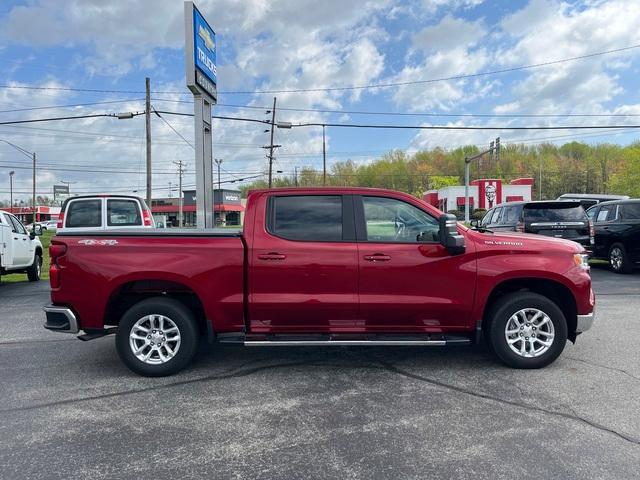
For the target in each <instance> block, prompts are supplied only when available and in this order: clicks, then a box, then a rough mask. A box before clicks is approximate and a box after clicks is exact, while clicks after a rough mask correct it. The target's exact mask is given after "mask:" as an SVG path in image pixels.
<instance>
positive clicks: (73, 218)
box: [64, 198, 102, 228]
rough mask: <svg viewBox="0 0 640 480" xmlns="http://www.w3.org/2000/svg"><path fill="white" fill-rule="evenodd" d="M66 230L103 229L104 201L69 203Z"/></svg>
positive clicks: (75, 201)
mask: <svg viewBox="0 0 640 480" xmlns="http://www.w3.org/2000/svg"><path fill="white" fill-rule="evenodd" d="M64 227H65V228H99V227H102V200H101V199H99V198H97V199H86V200H84V199H83V200H72V201H71V202H69V205H68V207H67V212H66V215H65V221H64Z"/></svg>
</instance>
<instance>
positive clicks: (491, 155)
mask: <svg viewBox="0 0 640 480" xmlns="http://www.w3.org/2000/svg"><path fill="white" fill-rule="evenodd" d="M493 145H494V143H493V141H491V143H490V144H489V165H491V162H493V151H494V150H493V149H494V146H493Z"/></svg>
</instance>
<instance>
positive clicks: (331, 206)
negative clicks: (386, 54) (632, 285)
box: [45, 188, 595, 376]
mask: <svg viewBox="0 0 640 480" xmlns="http://www.w3.org/2000/svg"><path fill="white" fill-rule="evenodd" d="M50 256H51V269H50V281H51V299H52V302H53V303H52V304H51V305H49V306H47V307H45V311H46V323H45V328H48V329H49V330H54V331H58V332H67V333H74V334H77V333H81V334H80V336H79V338H80V339H82V340H90V339H92V338H97V337H101V336H104V335H107V334H110V333H115V336H116V348H117V351H118V354H119V355H120V358H121V359H122V361H123V362H124V363H125V364H126V365H127V366H128V367H129V368H130V369H131V370H133V371H134V372H137V373H139V374H142V375H149V376H160V375H168V374H172V373H174V372H177V371H178V370H180V369H182V368H184V367H185V366H186V365H187V364H189V362H190V361H191V360H192V358H193V356H194V354H195V352H196V349H197V346H198V344H199V339H200V337H206V338H207V339H208V340H209V341H210V342H214V341H215V342H220V343H235V344H241V345H245V346H251V345H260V346H268V345H273V346H279V345H425V346H445V345H458V344H471V343H475V342H478V341H480V339H481V338H482V337H484V338H485V339H486V341H487V344H488V345H489V348H490V349H491V350H492V351H493V352H494V353H495V354H496V356H497V357H498V358H499V359H500V360H501V361H503V362H504V363H505V364H507V365H509V366H512V367H516V368H539V367H543V366H545V365H548V364H549V363H551V362H553V361H554V360H555V359H556V358H557V357H558V356H559V355H560V353H561V352H562V350H563V349H564V346H565V343H566V341H567V339H569V340H571V341H575V339H576V336H577V335H578V334H579V333H581V332H583V331H585V330H587V329H589V327H590V326H591V324H592V322H593V319H594V305H595V298H594V294H593V291H592V289H591V278H590V274H589V267H588V264H587V260H586V255H585V254H584V249H583V247H582V246H580V245H579V244H577V243H574V242H571V241H568V240H562V239H555V238H547V237H541V236H538V235H528V234H522V233H509V234H505V233H492V232H490V231H486V230H472V229H468V228H466V227H464V226H463V225H461V224H459V223H457V222H456V221H455V217H453V216H452V215H448V214H443V213H442V212H440V211H439V210H437V209H435V208H433V207H432V206H430V205H428V204H426V203H424V202H422V201H421V200H419V199H416V198H414V197H412V196H410V195H406V194H404V193H399V192H393V191H388V190H380V189H365V188H331V189H328V188H309V189H306V188H305V189H278V190H261V191H254V192H252V193H250V194H249V197H248V200H247V207H246V217H245V221H244V229H243V230H242V231H229V230H162V231H159V230H148V229H147V230H143V229H140V230H122V231H118V230H111V231H103V232H96V231H92V232H82V231H73V232H64V231H63V232H61V233H60V234H58V235H57V236H56V237H55V238H54V239H53V240H52V242H51V247H50Z"/></svg>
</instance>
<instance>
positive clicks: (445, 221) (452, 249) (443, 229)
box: [438, 213, 465, 255]
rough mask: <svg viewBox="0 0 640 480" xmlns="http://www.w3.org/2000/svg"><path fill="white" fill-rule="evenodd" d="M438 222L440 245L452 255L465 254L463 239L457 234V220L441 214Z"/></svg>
mask: <svg viewBox="0 0 640 480" xmlns="http://www.w3.org/2000/svg"><path fill="white" fill-rule="evenodd" d="M438 221H439V222H440V243H441V244H442V245H443V246H444V247H445V248H446V249H447V250H448V251H449V253H451V254H452V255H459V254H461V253H464V252H465V243H464V237H463V236H462V235H460V234H459V233H458V227H457V225H458V220H457V219H456V216H455V215H451V214H450V213H445V214H443V215H442V216H441V217H440V218H439V219H438Z"/></svg>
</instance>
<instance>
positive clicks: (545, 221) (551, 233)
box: [479, 200, 594, 249]
mask: <svg viewBox="0 0 640 480" xmlns="http://www.w3.org/2000/svg"><path fill="white" fill-rule="evenodd" d="M479 227H480V228H485V229H489V230H493V231H508V232H526V233H535V234H538V235H546V236H548V237H556V238H566V239H567V240H573V241H574V242H578V243H580V244H581V245H582V246H584V247H585V248H587V249H590V248H591V245H593V241H594V239H593V229H592V226H591V224H590V222H589V218H588V217H587V214H586V212H585V211H584V208H582V205H581V204H580V202H578V201H576V200H563V201H559V200H551V201H532V202H509V203H503V204H501V205H498V206H496V207H494V208H492V209H490V210H489V211H487V213H486V215H485V216H484V217H483V218H482V221H481V222H480V224H479Z"/></svg>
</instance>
